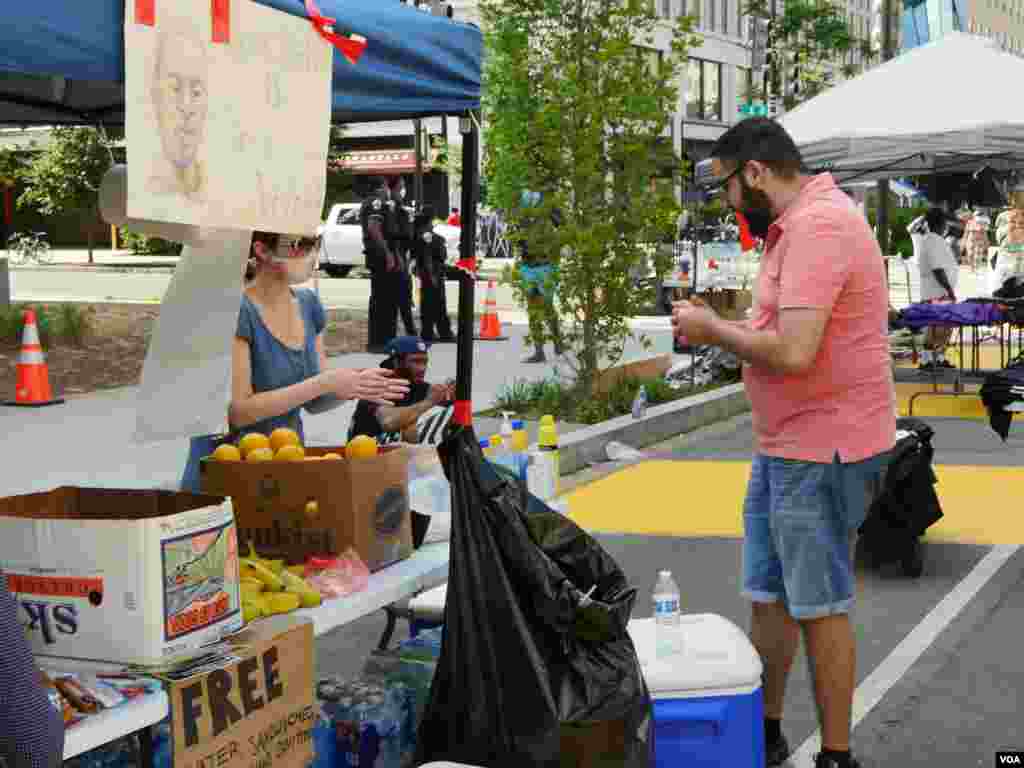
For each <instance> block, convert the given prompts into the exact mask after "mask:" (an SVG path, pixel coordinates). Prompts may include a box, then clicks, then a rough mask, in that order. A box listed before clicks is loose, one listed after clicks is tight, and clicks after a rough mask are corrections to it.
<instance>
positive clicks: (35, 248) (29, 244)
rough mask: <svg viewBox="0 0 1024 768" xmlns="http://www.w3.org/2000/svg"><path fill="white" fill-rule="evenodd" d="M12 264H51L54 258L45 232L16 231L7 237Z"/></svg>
mask: <svg viewBox="0 0 1024 768" xmlns="http://www.w3.org/2000/svg"><path fill="white" fill-rule="evenodd" d="M7 250H8V253H9V254H10V256H9V258H10V260H11V263H12V264H32V263H35V264H49V263H50V260H51V259H52V258H53V256H52V254H51V253H50V243H49V242H48V241H47V239H46V233H45V232H15V233H14V234H13V235H11V236H10V237H9V238H7Z"/></svg>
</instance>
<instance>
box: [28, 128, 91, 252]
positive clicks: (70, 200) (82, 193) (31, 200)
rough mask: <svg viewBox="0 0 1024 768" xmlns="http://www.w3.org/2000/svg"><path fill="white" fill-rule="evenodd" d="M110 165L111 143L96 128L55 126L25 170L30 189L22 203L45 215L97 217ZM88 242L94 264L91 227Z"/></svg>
mask: <svg viewBox="0 0 1024 768" xmlns="http://www.w3.org/2000/svg"><path fill="white" fill-rule="evenodd" d="M110 164H111V161H110V149H109V147H108V144H107V142H106V141H105V140H104V137H103V136H102V134H101V133H100V132H99V131H98V130H96V129H95V128H54V129H53V130H52V133H51V135H50V143H49V144H48V145H47V146H46V148H45V149H43V150H42V151H41V152H39V153H38V154H37V155H36V156H35V157H34V158H33V159H32V162H31V164H30V165H29V167H28V169H27V170H26V171H25V174H24V179H25V184H26V188H25V191H24V192H23V193H22V194H21V197H19V198H18V205H19V206H31V207H33V208H36V209H37V210H38V211H39V212H40V213H42V214H43V215H44V216H52V215H54V214H60V213H68V212H80V213H87V214H90V215H92V216H93V217H97V216H99V210H98V203H99V189H100V182H101V181H102V179H103V174H104V173H106V172H107V169H108V168H110ZM88 242H89V263H90V264H91V263H92V260H93V254H92V251H93V230H92V228H91V227H90V228H89V229H88Z"/></svg>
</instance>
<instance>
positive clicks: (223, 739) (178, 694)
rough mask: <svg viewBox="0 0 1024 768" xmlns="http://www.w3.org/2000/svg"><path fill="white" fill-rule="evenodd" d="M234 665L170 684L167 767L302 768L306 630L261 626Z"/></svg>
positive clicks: (277, 623) (307, 743) (240, 642)
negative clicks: (170, 753)
mask: <svg viewBox="0 0 1024 768" xmlns="http://www.w3.org/2000/svg"><path fill="white" fill-rule="evenodd" d="M233 642H234V643H235V644H236V645H237V646H238V647H239V648H240V650H239V652H238V661H236V662H234V663H232V664H230V665H228V666H225V667H223V668H221V669H216V670H213V671H211V672H206V673H205V674H201V675H197V676H195V677H191V678H189V679H187V680H183V681H181V682H175V683H170V684H169V685H168V693H169V695H170V699H171V729H172V744H173V757H174V768H306V766H307V765H309V763H310V761H311V760H312V759H313V726H314V725H315V724H316V718H317V714H316V709H315V706H314V703H315V700H314V689H313V625H312V623H310V622H309V620H300V619H296V618H292V617H288V616H276V617H273V618H270V619H263V620H260V621H258V622H256V623H255V624H253V625H252V626H251V627H249V628H247V629H246V630H245V631H243V632H241V633H240V634H239V635H238V636H237V637H236V638H235V639H234V641H233Z"/></svg>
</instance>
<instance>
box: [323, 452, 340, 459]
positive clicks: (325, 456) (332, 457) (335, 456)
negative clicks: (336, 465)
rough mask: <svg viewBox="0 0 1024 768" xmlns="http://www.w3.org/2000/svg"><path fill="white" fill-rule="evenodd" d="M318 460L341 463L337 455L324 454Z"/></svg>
mask: <svg viewBox="0 0 1024 768" xmlns="http://www.w3.org/2000/svg"><path fill="white" fill-rule="evenodd" d="M320 458H321V459H323V460H324V461H341V455H340V454H337V453H325V454H324V455H323V456H321V457H320Z"/></svg>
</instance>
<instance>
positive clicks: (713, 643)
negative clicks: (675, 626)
mask: <svg viewBox="0 0 1024 768" xmlns="http://www.w3.org/2000/svg"><path fill="white" fill-rule="evenodd" d="M629 634H630V637H632V638H633V644H634V645H635V646H636V652H637V655H638V656H639V657H640V666H641V667H642V668H643V673H644V679H646V681H647V687H648V688H649V689H650V691H651V695H652V696H654V697H656V698H658V694H665V693H669V692H673V693H675V692H678V693H692V692H694V691H710V690H726V689H734V688H749V687H751V686H753V687H757V686H759V685H760V683H761V657H760V656H758V654H757V651H756V650H755V649H754V646H753V645H752V644H751V643H750V640H749V639H748V638H747V636H746V634H745V633H744V632H743V631H742V630H741V629H740V628H739V627H737V626H736V625H735V624H733V623H732V622H731V621H729V620H728V619H724V618H722V617H721V616H718V615H716V614H713V613H698V614H690V615H686V614H684V615H683V616H682V635H683V651H682V653H680V654H677V655H674V656H672V657H671V658H669V659H658V658H657V657H656V655H655V648H654V619H653V618H651V619H633V620H632V621H630V622H629Z"/></svg>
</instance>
